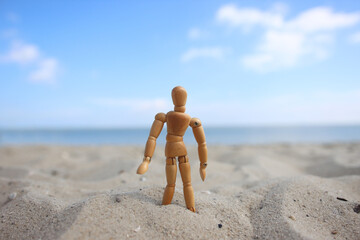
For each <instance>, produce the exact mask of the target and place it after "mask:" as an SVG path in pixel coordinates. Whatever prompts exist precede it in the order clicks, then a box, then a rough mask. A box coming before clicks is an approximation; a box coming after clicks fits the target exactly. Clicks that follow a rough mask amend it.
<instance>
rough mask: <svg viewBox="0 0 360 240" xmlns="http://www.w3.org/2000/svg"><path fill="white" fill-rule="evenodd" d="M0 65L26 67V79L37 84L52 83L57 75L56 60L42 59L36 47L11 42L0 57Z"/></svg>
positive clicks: (57, 65) (57, 64) (57, 66)
mask: <svg viewBox="0 0 360 240" xmlns="http://www.w3.org/2000/svg"><path fill="white" fill-rule="evenodd" d="M0 63H13V64H17V65H26V66H27V69H30V73H29V76H28V79H29V80H30V81H31V82H37V83H53V82H55V80H56V76H57V75H58V73H59V63H58V60H57V59H55V58H53V57H51V58H49V57H44V56H42V55H41V54H40V51H39V48H38V47H37V46H36V45H33V44H28V43H23V42H21V41H12V43H11V46H10V49H9V51H8V52H7V53H5V54H3V55H0Z"/></svg>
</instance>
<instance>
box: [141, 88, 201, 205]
mask: <svg viewBox="0 0 360 240" xmlns="http://www.w3.org/2000/svg"><path fill="white" fill-rule="evenodd" d="M171 95H172V100H173V103H174V105H175V107H174V111H170V112H168V113H167V114H164V113H158V114H156V116H155V120H154V123H153V125H152V127H151V130H150V134H149V138H148V140H147V142H146V147H145V153H144V159H143V162H142V163H141V164H140V166H139V168H138V169H137V174H144V173H145V172H146V171H147V170H148V167H149V163H150V161H151V157H152V156H153V154H154V150H155V146H156V139H157V137H158V136H159V134H160V133H161V130H162V128H163V126H164V123H165V122H166V123H167V135H166V146H165V156H166V168H165V169H166V180H167V185H166V188H165V192H164V197H163V200H162V204H163V205H168V204H170V203H171V201H172V198H173V196H174V191H175V181H176V170H177V169H176V157H177V158H178V161H179V168H180V174H181V179H182V182H183V186H184V197H185V202H186V207H187V208H188V209H189V210H190V211H193V212H195V200H194V190H193V188H192V186H191V173H190V163H189V157H188V156H187V151H186V147H185V144H184V142H183V136H184V134H185V131H186V129H187V128H188V126H189V125H190V126H191V127H192V129H193V133H194V136H195V139H196V141H197V143H198V153H199V160H200V176H201V179H202V180H203V181H204V180H205V176H206V171H205V168H206V166H207V148H206V141H205V134H204V129H203V127H202V126H201V122H200V120H199V119H197V118H191V117H190V116H189V115H188V114H186V113H185V104H186V98H187V93H186V90H185V89H184V88H183V87H180V86H178V87H175V88H174V89H173V90H172V93H171Z"/></svg>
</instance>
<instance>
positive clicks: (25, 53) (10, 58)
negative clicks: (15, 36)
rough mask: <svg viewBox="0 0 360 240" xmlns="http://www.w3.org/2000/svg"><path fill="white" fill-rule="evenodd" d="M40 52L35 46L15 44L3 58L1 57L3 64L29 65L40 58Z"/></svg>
mask: <svg viewBox="0 0 360 240" xmlns="http://www.w3.org/2000/svg"><path fill="white" fill-rule="evenodd" d="M39 55H40V54H39V50H38V48H37V47H36V46H35V45H32V44H24V43H21V42H18V41H16V42H13V43H12V44H11V47H10V50H9V51H8V53H6V54H5V55H3V56H0V60H1V61H2V62H9V63H17V64H27V63H33V62H35V61H36V60H38V58H39Z"/></svg>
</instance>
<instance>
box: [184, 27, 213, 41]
mask: <svg viewBox="0 0 360 240" xmlns="http://www.w3.org/2000/svg"><path fill="white" fill-rule="evenodd" d="M208 35H209V34H208V32H206V31H203V30H200V29H199V28H191V29H190V30H189V32H188V38H189V39H190V40H199V39H204V38H206V37H207V36H208Z"/></svg>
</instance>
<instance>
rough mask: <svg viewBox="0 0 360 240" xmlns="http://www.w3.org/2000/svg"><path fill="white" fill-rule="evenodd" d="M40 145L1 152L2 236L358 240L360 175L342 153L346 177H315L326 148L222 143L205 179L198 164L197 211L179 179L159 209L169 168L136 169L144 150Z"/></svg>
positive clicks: (332, 159) (12, 237) (0, 225)
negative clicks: (171, 195)
mask: <svg viewBox="0 0 360 240" xmlns="http://www.w3.org/2000/svg"><path fill="white" fill-rule="evenodd" d="M345 147H346V149H347V145H344V147H339V146H337V145H335V149H336V150H337V151H338V150H339V149H340V150H342V151H344V148H345ZM38 148H39V147H26V148H21V147H18V148H13V147H12V148H2V149H0V157H1V160H3V159H4V161H3V164H2V167H1V168H0V189H1V190H0V206H1V213H0V239H127V238H131V239H134V238H135V239H151V238H153V239H174V238H179V239H254V238H255V239H332V238H334V239H360V228H359V226H360V213H359V212H360V201H359V199H360V176H357V175H346V173H349V172H343V171H342V167H344V166H345V165H348V164H349V162H351V164H353V165H354V164H355V165H354V166H355V169H356V164H357V162H356V161H354V159H350V160H349V159H348V156H350V155H346V153H342V154H343V156H344V158H345V159H346V161H345V160H344V163H343V165H341V162H340V164H339V165H341V166H340V167H339V171H342V177H336V178H330V177H328V178H324V177H319V176H314V175H317V174H314V175H310V174H311V172H312V171H311V170H310V169H311V168H310V166H316V165H317V164H319V162H321V163H323V162H325V161H326V157H325V156H330V155H331V154H330V153H329V151H333V150H334V148H330V150H326V149H327V146H323V145H319V146H301V145H299V146H283V145H280V146H279V145H275V146H256V147H255V146H249V147H244V146H242V147H216V148H217V149H216V154H214V157H213V159H211V161H212V165H213V166H214V167H216V169H211V168H209V171H208V176H209V178H208V179H207V181H206V183H201V182H199V176H197V171H196V170H195V169H196V166H197V164H196V163H193V164H194V166H193V169H194V168H195V169H194V170H193V174H192V175H193V182H194V189H195V201H196V209H197V213H192V212H190V211H188V210H187V209H186V208H185V202H184V199H183V194H182V184H181V181H179V179H178V181H177V186H176V192H175V196H174V199H173V204H171V205H168V206H162V205H161V199H162V194H163V189H164V185H165V179H164V173H163V170H164V169H163V168H164V166H163V165H162V164H161V162H158V163H156V162H154V163H152V166H151V168H153V169H152V170H151V171H150V170H149V171H150V172H149V174H147V175H145V177H146V178H140V176H137V175H135V174H134V172H135V170H136V166H137V163H138V162H134V159H135V157H137V154H138V153H137V151H139V149H140V148H130V150H129V148H127V147H119V148H117V147H100V148H98V149H96V148H95V149H94V148H91V149H90V148H82V149H81V148H70V147H48V148H43V147H42V148H41V151H39V153H36V152H37V150H38ZM24 149H25V150H26V151H27V152H30V153H29V154H28V155H26V154H25V153H24V151H25V150H24ZM79 149H80V150H79ZM239 149H240V150H239ZM309 149H310V150H311V151H310V150H309ZM15 150H16V151H15ZM64 151H66V152H67V156H66V158H65V159H63V158H62V157H61V156H62V154H64ZM109 151H110V152H109ZM112 151H116V152H121V151H124V152H126V151H127V153H128V156H127V159H124V158H121V159H117V161H115V160H116V159H115V157H114V156H115V154H114V152H112ZM191 151H192V150H191ZM214 151H215V150H214ZM352 151H353V150H352ZM74 152H77V153H78V154H77V155H76V154H74ZM90 152H92V153H94V154H95V155H91V154H90ZM240 152H241V154H239V153H240ZM314 152H315V153H314ZM345 152H346V151H345ZM131 153H132V154H133V155H131ZM194 154H195V153H194V152H192V153H191V155H194ZM307 154H309V155H307ZM40 155H41V156H43V158H39V156H40ZM59 155H60V157H59ZM90 155H91V156H92V157H89V156H90ZM69 156H73V159H72V161H76V159H79V160H78V162H75V163H74V165H71V164H70V165H69V162H71V157H69ZM94 156H97V157H98V158H96V157H94ZM109 156H110V157H109ZM224 156H227V158H224ZM310 156H315V157H313V158H312V159H310ZM320 156H321V157H320ZM339 156H340V155H339V154H338V155H336V161H334V158H329V159H328V161H329V162H337V163H338V162H339V159H340V158H339ZM351 156H352V155H351ZM57 158H58V159H59V160H56V159H57ZM246 159H251V161H248V160H246ZM316 159H317V160H316ZM35 160H36V161H35ZM300 160H301V161H302V162H300ZM119 162H120V163H121V162H125V163H124V164H119ZM87 163H90V164H89V165H87V166H84V164H87ZM82 166H84V171H83V173H82V175H81V177H79V176H77V175H76V174H75V173H76V172H81V168H82ZM111 166H112V167H111ZM269 166H272V167H269ZM273 166H277V167H276V168H274V167H273ZM330 167H331V168H333V166H330ZM100 168H101V169H100ZM279 168H280V169H279ZM281 168H283V169H281ZM324 168H325V167H324ZM96 169H99V170H98V171H96ZM106 169H107V171H106ZM287 169H290V170H289V172H290V173H291V174H292V175H295V176H289V175H291V174H289V173H287V172H286V170H287ZM85 173H86V174H85ZM350 173H351V172H350ZM320 175H321V174H320Z"/></svg>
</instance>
